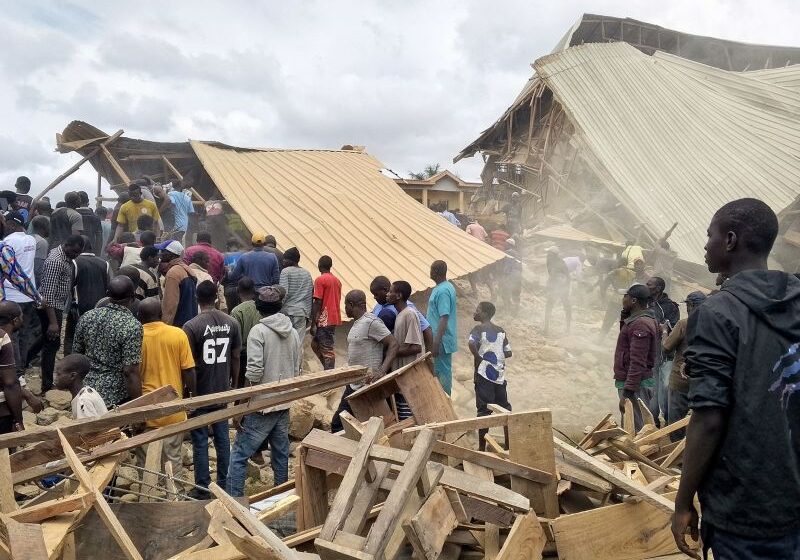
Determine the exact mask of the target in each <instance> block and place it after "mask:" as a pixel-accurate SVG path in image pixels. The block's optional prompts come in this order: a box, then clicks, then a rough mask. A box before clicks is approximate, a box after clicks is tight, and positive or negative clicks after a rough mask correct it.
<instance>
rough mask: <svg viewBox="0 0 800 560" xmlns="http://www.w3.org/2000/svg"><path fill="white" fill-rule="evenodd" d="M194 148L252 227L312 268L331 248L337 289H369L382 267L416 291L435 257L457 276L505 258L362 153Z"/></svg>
mask: <svg viewBox="0 0 800 560" xmlns="http://www.w3.org/2000/svg"><path fill="white" fill-rule="evenodd" d="M192 148H193V149H194V151H195V153H196V154H197V156H198V158H199V159H200V161H201V163H202V164H203V167H204V168H205V170H206V171H207V172H208V174H209V176H210V177H211V179H212V180H213V181H214V183H215V184H216V185H217V187H218V188H219V190H220V192H221V193H222V195H223V196H224V197H225V199H226V200H227V201H228V203H229V204H230V205H231V206H232V207H233V208H234V209H235V210H236V211H237V212H238V213H239V215H240V216H241V218H242V220H243V221H244V223H245V224H246V225H247V227H248V228H249V229H250V230H251V231H264V232H266V233H268V234H272V235H274V236H275V237H276V238H277V241H278V246H279V248H281V249H286V248H288V247H291V246H296V247H297V248H298V249H299V250H300V254H301V256H302V261H301V265H302V266H304V267H305V268H307V269H308V270H310V271H311V273H312V275H314V276H317V275H318V273H317V270H316V263H317V260H318V259H319V257H321V256H322V255H330V256H331V257H332V259H333V272H334V274H335V275H336V276H337V277H338V278H339V279H340V280H341V281H342V290H343V294H344V293H346V292H347V291H349V290H352V289H360V290H364V291H368V288H369V284H370V282H371V281H372V279H373V278H374V277H375V276H377V275H381V274H382V275H385V276H388V277H389V278H390V279H391V280H406V281H408V282H409V283H410V284H411V286H412V289H413V290H414V291H422V290H425V289H426V288H428V287H431V286H433V282H432V281H431V280H430V279H429V278H428V275H429V272H430V265H431V263H432V262H433V261H434V260H436V259H442V260H444V261H446V262H447V264H448V269H449V271H448V275H449V276H450V277H451V278H457V277H460V276H464V275H466V274H468V273H470V272H474V271H476V270H479V269H481V268H483V267H484V266H487V265H489V264H492V263H494V262H496V261H498V260H500V259H502V258H504V256H505V254H504V253H503V252H501V251H498V250H497V249H494V248H493V247H491V246H489V245H488V244H486V243H483V242H481V241H479V240H478V239H476V238H475V237H473V236H471V235H468V234H467V233H465V232H464V231H462V230H460V229H458V228H456V227H454V226H452V225H451V224H449V223H448V222H447V221H446V220H444V219H443V218H442V217H440V216H438V215H436V214H435V213H434V212H432V211H430V210H428V209H427V208H425V207H424V206H422V205H421V204H419V203H418V202H416V201H415V200H414V199H413V198H411V197H410V196H408V195H407V194H406V193H404V192H403V190H402V189H401V188H400V187H399V186H397V185H396V184H395V182H394V181H393V180H392V179H389V178H388V177H385V176H384V175H382V174H381V173H380V170H381V168H383V167H384V166H383V165H382V164H381V163H380V162H379V161H378V160H376V159H375V158H373V157H372V156H370V155H369V154H367V153H363V152H357V151H348V150H343V151H333V150H331V151H326V150H240V149H237V148H231V147H227V146H222V145H212V144H209V143H204V142H192Z"/></svg>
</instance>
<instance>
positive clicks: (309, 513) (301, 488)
mask: <svg viewBox="0 0 800 560" xmlns="http://www.w3.org/2000/svg"><path fill="white" fill-rule="evenodd" d="M340 439H343V438H340ZM308 452H309V449H308V447H306V446H305V445H300V447H298V448H297V465H296V466H295V491H296V492H297V495H298V496H300V507H299V508H298V510H297V530H298V531H305V530H306V529H311V528H312V527H316V526H317V525H320V526H321V525H322V524H323V523H325V519H326V518H327V516H328V490H327V485H326V480H325V471H322V470H320V469H318V468H313V467H312V466H310V465H309V463H308V458H307V457H308Z"/></svg>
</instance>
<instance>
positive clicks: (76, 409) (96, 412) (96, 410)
mask: <svg viewBox="0 0 800 560" xmlns="http://www.w3.org/2000/svg"><path fill="white" fill-rule="evenodd" d="M106 412H108V408H106V403H104V402H103V397H101V396H100V393H98V392H97V391H95V390H94V389H92V388H91V387H84V388H83V389H81V390H80V391H78V394H77V395H75V398H74V399H72V418H73V420H80V419H81V418H97V417H98V416H102V415H103V414H105V413H106Z"/></svg>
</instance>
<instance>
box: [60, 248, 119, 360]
mask: <svg viewBox="0 0 800 560" xmlns="http://www.w3.org/2000/svg"><path fill="white" fill-rule="evenodd" d="M72 268H73V282H72V284H73V290H72V303H71V305H70V307H69V310H68V311H67V317H66V320H65V323H66V325H65V326H64V355H65V356H66V355H68V354H70V353H71V352H72V341H73V339H74V338H75V326H76V325H77V324H78V319H80V317H81V315H83V314H84V313H86V312H87V311H89V310H90V309H94V308H95V306H96V305H97V302H98V301H100V300H101V299H103V297H105V295H106V291H107V290H108V282H109V280H111V267H109V265H108V261H106V260H105V259H101V258H100V257H98V256H97V255H95V254H94V252H93V251H92V242H91V241H90V240H89V239H87V238H86V236H84V244H83V252H81V254H80V255H78V256H77V257H75V260H73V261H72Z"/></svg>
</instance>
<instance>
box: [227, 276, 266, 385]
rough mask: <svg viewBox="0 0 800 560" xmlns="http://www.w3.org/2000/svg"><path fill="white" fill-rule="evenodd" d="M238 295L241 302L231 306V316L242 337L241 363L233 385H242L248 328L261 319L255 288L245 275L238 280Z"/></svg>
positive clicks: (245, 364) (245, 367) (245, 362)
mask: <svg viewBox="0 0 800 560" xmlns="http://www.w3.org/2000/svg"><path fill="white" fill-rule="evenodd" d="M238 296H239V300H240V301H241V303H240V304H239V305H237V306H236V307H234V308H233V310H232V311H231V317H233V318H234V319H236V322H237V323H238V324H239V333H240V334H241V337H242V351H241V360H240V362H241V365H240V367H239V377H238V378H237V379H234V380H233V383H234V387H237V388H239V387H242V386H244V379H243V375H242V374H243V373H244V372H245V370H246V369H247V337H248V336H249V335H250V330H251V329H252V328H253V327H254V326H255V324H256V323H258V322H259V321H260V320H261V313H259V312H258V309H257V308H256V302H255V299H256V289H255V286H254V285H253V281H252V280H250V278H248V277H247V276H245V277H244V278H242V279H241V280H239V288H238Z"/></svg>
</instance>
